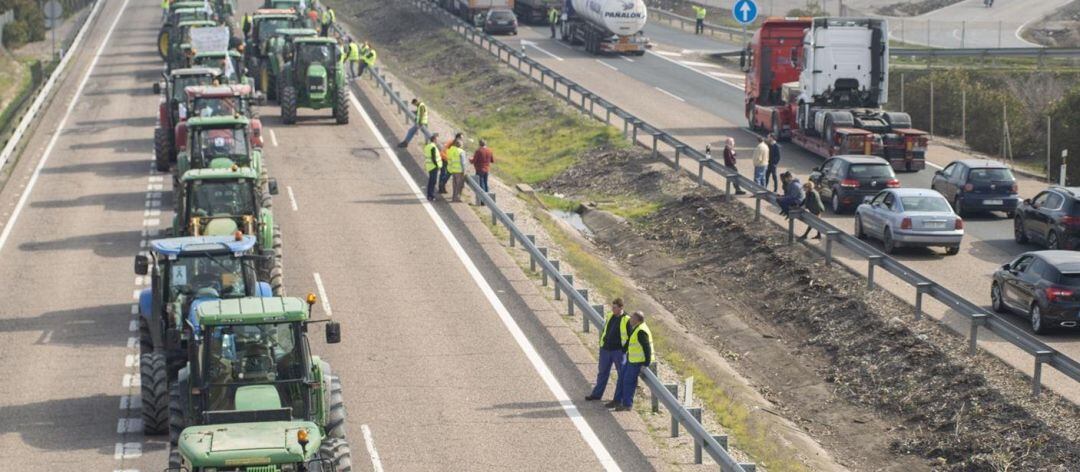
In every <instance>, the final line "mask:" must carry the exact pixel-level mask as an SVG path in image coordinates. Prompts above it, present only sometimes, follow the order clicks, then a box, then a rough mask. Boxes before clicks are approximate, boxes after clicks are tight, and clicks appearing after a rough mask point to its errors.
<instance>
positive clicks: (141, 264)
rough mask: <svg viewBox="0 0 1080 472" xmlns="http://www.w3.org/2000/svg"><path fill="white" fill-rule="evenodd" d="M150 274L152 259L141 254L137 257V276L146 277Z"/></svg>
mask: <svg viewBox="0 0 1080 472" xmlns="http://www.w3.org/2000/svg"><path fill="white" fill-rule="evenodd" d="M148 273H150V258H148V257H146V256H144V255H142V254H139V255H137V256H135V275H146V274H148Z"/></svg>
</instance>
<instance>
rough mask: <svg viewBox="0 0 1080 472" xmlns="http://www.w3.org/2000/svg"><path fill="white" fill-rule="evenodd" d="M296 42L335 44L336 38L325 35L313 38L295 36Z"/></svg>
mask: <svg viewBox="0 0 1080 472" xmlns="http://www.w3.org/2000/svg"><path fill="white" fill-rule="evenodd" d="M295 42H296V44H333V45H335V46H336V45H337V40H335V39H334V38H327V37H325V36H319V37H314V38H296V40H295Z"/></svg>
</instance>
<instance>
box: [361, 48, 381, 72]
mask: <svg viewBox="0 0 1080 472" xmlns="http://www.w3.org/2000/svg"><path fill="white" fill-rule="evenodd" d="M378 56H379V53H377V52H375V48H367V50H366V51H364V64H367V66H368V67H375V58H376V57H378Z"/></svg>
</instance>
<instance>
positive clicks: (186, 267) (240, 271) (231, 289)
mask: <svg viewBox="0 0 1080 472" xmlns="http://www.w3.org/2000/svg"><path fill="white" fill-rule="evenodd" d="M169 291H170V300H175V299H176V297H177V296H179V295H180V294H185V295H194V296H195V297H206V298H232V297H243V296H244V295H245V294H246V293H247V287H246V286H245V282H244V264H243V261H241V260H239V259H235V258H233V257H232V255H231V254H214V255H210V254H203V255H184V256H180V257H179V258H178V259H176V260H175V261H173V262H172V266H171V267H170V269H169Z"/></svg>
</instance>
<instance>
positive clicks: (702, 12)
mask: <svg viewBox="0 0 1080 472" xmlns="http://www.w3.org/2000/svg"><path fill="white" fill-rule="evenodd" d="M694 13H697V19H699V20H704V19H705V9H704V8H702V7H694Z"/></svg>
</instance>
